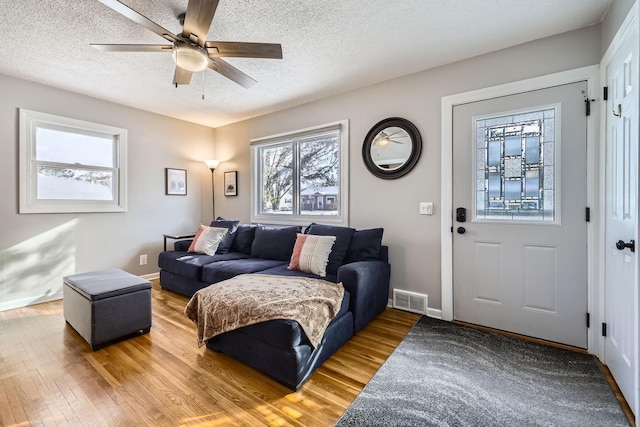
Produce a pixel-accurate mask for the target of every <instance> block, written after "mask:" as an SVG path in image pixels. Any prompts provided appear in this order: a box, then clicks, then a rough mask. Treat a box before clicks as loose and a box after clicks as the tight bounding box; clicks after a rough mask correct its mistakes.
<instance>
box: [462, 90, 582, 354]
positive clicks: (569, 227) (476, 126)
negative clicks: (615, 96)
mask: <svg viewBox="0 0 640 427" xmlns="http://www.w3.org/2000/svg"><path fill="white" fill-rule="evenodd" d="M586 91H587V84H586V82H578V83H573V84H567V85H561V86H557V87H552V88H547V89H541V90H536V91H532V92H527V93H521V94H515V95H510V96H504V97H500V98H495V99H489V100H484V101H479V102H472V103H468V104H463V105H458V106H455V107H454V111H453V202H454V207H455V208H456V209H455V213H454V216H455V217H454V218H453V224H454V227H453V230H452V231H453V233H454V234H453V236H454V237H453V292H454V307H453V309H454V318H455V319H456V320H460V321H464V322H469V323H474V324H479V325H484V326H489V327H492V328H496V329H501V330H505V331H510V332H515V333H518V334H522V335H527V336H532V337H536V338H541V339H545V340H549V341H554V342H559V343H563V344H568V345H572V346H576V347H581V348H586V346H587V329H586V321H585V320H586V319H585V318H586V312H587V225H586V219H585V208H586V206H587V183H586V178H587V173H586V161H587V152H586V146H587V145H586V128H587V122H586V116H585V108H584V104H585V103H584V99H585V98H584V93H586Z"/></svg>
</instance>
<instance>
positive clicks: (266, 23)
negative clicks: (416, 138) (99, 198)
mask: <svg viewBox="0 0 640 427" xmlns="http://www.w3.org/2000/svg"><path fill="white" fill-rule="evenodd" d="M610 2H611V0H394V1H389V0H269V1H264V0H220V4H219V6H218V10H217V13H216V15H215V17H214V19H213V24H212V26H211V30H210V32H209V37H208V40H217V41H242V42H267V43H281V44H282V51H283V56H284V59H282V60H274V59H246V58H228V59H226V60H227V61H228V62H229V63H231V64H233V65H234V66H236V67H237V68H239V69H240V70H242V71H243V72H245V73H246V74H248V75H249V76H251V77H253V78H254V79H256V80H257V81H258V84H257V85H255V86H253V87H252V88H250V89H244V88H243V87H241V86H239V85H237V84H236V83H234V82H232V81H230V80H228V79H226V78H224V77H222V76H221V75H219V74H217V73H215V72H213V71H211V70H205V72H204V73H196V74H194V76H193V79H192V80H191V84H190V85H189V86H181V87H179V88H177V89H176V88H175V87H174V86H172V84H171V82H172V78H173V72H174V63H173V60H172V58H171V55H170V54H168V53H108V52H101V51H98V50H96V49H94V48H92V47H90V46H89V43H158V44H160V43H163V42H164V39H162V38H161V37H159V36H157V35H156V34H154V33H152V32H151V31H149V30H147V29H145V28H143V27H141V26H139V25H137V24H135V23H133V22H132V21H130V20H128V19H127V18H125V17H123V16H121V15H120V14H118V13H116V12H114V11H113V10H111V9H110V8H108V7H106V6H104V5H103V4H102V3H100V2H98V1H97V0H81V1H78V0H20V1H11V2H9V1H3V2H2V3H3V4H2V5H1V7H2V11H0V33H1V34H2V44H0V73H3V74H7V75H10V76H16V77H20V78H24V79H27V80H32V81H36V82H40V83H44V84H47V85H50V86H55V87H60V88H63V89H67V90H70V91H73V92H78V93H82V94H86V95H90V96H93V97H97V98H101V99H106V100H109V101H113V102H117V103H120V104H125V105H130V106H134V107H137V108H141V109H144V110H149V111H153V112H156V113H160V114H164V115H168V116H172V117H176V118H180V119H183V120H188V121H191V122H195V123H201V124H204V125H209V126H214V127H215V126H220V125H224V124H228V123H232V122H235V121H239V120H242V119H245V118H249V117H253V116H257V115H260V114H264V113H267V112H271V111H275V110H279V109H283V108H287V107H291V106H294V105H298V104H302V103H306V102H310V101H313V100H317V99H320V98H323V97H326V96H329V95H333V94H337V93H341V92H345V91H349V90H353V89H356V88H358V87H363V86H368V85H371V84H374V83H377V82H381V81H384V80H388V79H390V78H394V77H399V76H403V75H407V74H411V73H415V72H417V71H421V70H424V69H428V68H432V67H436V66H439V65H443V64H447V63H451V62H454V61H457V60H461V59H464V58H468V57H471V56H476V55H480V54H483V53H486V52H490V51H494V50H498V49H502V48H505V47H509V46H513V45H517V44H520V43H524V42H527V41H530V40H535V39H538V38H542V37H547V36H551V35H553V34H558V33H562V32H565V31H569V30H573V29H577V28H581V27H584V26H588V25H592V24H596V23H598V22H600V21H601V19H602V17H603V16H604V14H605V12H606V10H607V8H608V6H609V4H610ZM123 3H125V4H126V5H128V6H129V7H131V8H133V9H134V10H136V11H138V12H139V13H141V14H142V15H145V16H146V17H147V18H149V19H151V20H153V21H155V22H157V23H158V24H159V25H161V26H163V27H165V28H166V29H168V30H170V31H172V32H174V34H175V33H180V32H181V27H180V24H179V22H178V20H177V18H176V16H177V15H178V14H179V13H182V12H184V11H185V10H186V7H187V0H156V1H150V0H125V1H123ZM203 92H204V97H205V99H204V100H202V94H203Z"/></svg>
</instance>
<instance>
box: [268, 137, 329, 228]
mask: <svg viewBox="0 0 640 427" xmlns="http://www.w3.org/2000/svg"><path fill="white" fill-rule="evenodd" d="M338 138H339V135H338V133H337V132H332V133H331V134H326V133H325V134H323V135H316V136H310V137H305V138H300V139H297V140H295V141H292V142H287V143H284V144H280V145H272V146H268V147H263V148H261V149H260V156H261V163H262V165H261V166H262V197H261V200H262V212H261V213H270V214H282V215H291V214H298V212H294V207H295V206H296V204H295V203H294V200H297V201H298V205H299V214H301V215H333V216H336V215H339V211H340V206H339V200H340V198H339V197H338V196H339V194H340V182H339V176H340V167H339V164H340V163H339V162H340V147H339V139H338ZM296 179H297V180H298V182H299V185H298V186H297V191H296V187H294V180H296Z"/></svg>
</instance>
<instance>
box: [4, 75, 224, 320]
mask: <svg viewBox="0 0 640 427" xmlns="http://www.w3.org/2000/svg"><path fill="white" fill-rule="evenodd" d="M0 94H2V95H1V96H0V182H2V186H0V200H1V202H0V224H1V226H0V227H1V228H0V310H2V309H8V308H12V307H16V306H23V305H28V304H30V303H35V302H39V301H43V300H46V299H50V298H51V297H55V296H57V294H58V293H59V292H60V291H61V289H62V277H63V276H65V275H68V274H73V273H79V272H85V271H91V270H98V269H103V268H111V267H116V268H121V269H124V270H126V271H128V272H130V273H133V274H139V275H144V274H151V273H155V272H157V271H158V266H157V257H158V253H159V252H160V251H161V250H162V234H163V233H177V232H184V231H189V230H194V229H195V228H197V226H198V225H199V224H200V222H201V220H202V221H209V220H210V218H211V172H210V171H209V169H207V168H206V166H205V165H204V163H202V162H201V160H203V159H207V158H211V157H214V155H213V148H214V137H215V135H214V131H213V129H211V128H208V127H204V126H200V125H195V124H192V123H187V122H184V121H179V120H175V119H171V118H168V117H164V116H160V115H157V114H153V113H148V112H145V111H141V110H136V109H133V108H129V107H124V106H121V105H117V104H113V103H109V102H104V101H100V100H97V99H93V98H89V97H85V96H81V95H77V94H73V93H69V92H65V91H62V90H58V89H54V88H51V87H47V86H43V85H39V84H36V83H32V82H27V81H24V80H18V79H15V78H11V77H7V76H4V75H0ZM18 108H27V109H30V110H36V111H41V112H45V113H51V114H57V115H61V116H66V117H71V118H74V119H80V120H87V121H92V122H96V123H104V124H108V125H112V126H117V127H122V128H125V129H128V211H127V212H125V213H89V214H22V215H20V214H18V213H17V212H18V182H17V179H18V169H17V168H18V166H17V165H18ZM165 167H172V168H181V169H187V186H188V194H187V196H186V197H183V196H165V195H164V168H165ZM202 218H204V219H202ZM140 254H147V255H148V264H147V265H146V266H144V267H142V266H139V265H138V264H139V262H138V261H139V255H140Z"/></svg>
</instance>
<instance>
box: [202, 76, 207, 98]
mask: <svg viewBox="0 0 640 427" xmlns="http://www.w3.org/2000/svg"><path fill="white" fill-rule="evenodd" d="M205 70H206V68H205ZM204 78H205V75H204V70H202V100H203V101H204V86H205V85H204Z"/></svg>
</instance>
